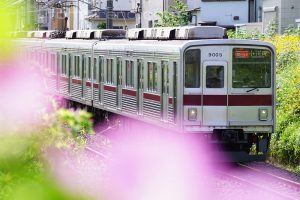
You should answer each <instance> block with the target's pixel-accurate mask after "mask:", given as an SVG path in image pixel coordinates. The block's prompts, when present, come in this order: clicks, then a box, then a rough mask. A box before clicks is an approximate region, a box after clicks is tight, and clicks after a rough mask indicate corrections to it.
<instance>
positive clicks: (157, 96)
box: [144, 93, 160, 102]
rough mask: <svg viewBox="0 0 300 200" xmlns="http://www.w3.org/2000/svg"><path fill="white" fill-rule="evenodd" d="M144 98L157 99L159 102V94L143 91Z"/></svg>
mask: <svg viewBox="0 0 300 200" xmlns="http://www.w3.org/2000/svg"><path fill="white" fill-rule="evenodd" d="M144 98H145V99H149V100H153V101H159V102H160V96H159V95H155V94H149V93H144Z"/></svg>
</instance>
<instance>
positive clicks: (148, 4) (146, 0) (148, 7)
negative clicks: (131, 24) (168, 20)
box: [132, 0, 187, 27]
mask: <svg viewBox="0 0 300 200" xmlns="http://www.w3.org/2000/svg"><path fill="white" fill-rule="evenodd" d="M182 2H184V3H187V1H186V0H182ZM173 3H174V0H132V12H135V13H136V15H137V17H136V27H153V26H154V24H155V23H156V22H157V20H158V19H159V17H158V15H157V13H159V12H163V11H165V10H168V9H169V8H170V5H172V4H173Z"/></svg>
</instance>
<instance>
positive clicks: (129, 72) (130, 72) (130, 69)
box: [125, 60, 134, 88]
mask: <svg viewBox="0 0 300 200" xmlns="http://www.w3.org/2000/svg"><path fill="white" fill-rule="evenodd" d="M125 67H126V80H125V85H126V87H131V88H133V87H134V62H133V61H130V60H126V61H125Z"/></svg>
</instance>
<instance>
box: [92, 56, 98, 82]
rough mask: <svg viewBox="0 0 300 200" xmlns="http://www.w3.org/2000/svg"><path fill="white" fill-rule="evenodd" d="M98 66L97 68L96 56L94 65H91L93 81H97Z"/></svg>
mask: <svg viewBox="0 0 300 200" xmlns="http://www.w3.org/2000/svg"><path fill="white" fill-rule="evenodd" d="M97 71H98V68H97V58H94V66H93V79H94V81H98V73H97Z"/></svg>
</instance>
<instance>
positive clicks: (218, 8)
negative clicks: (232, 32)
mask: <svg viewBox="0 0 300 200" xmlns="http://www.w3.org/2000/svg"><path fill="white" fill-rule="evenodd" d="M200 9H201V11H200V20H201V21H217V25H234V24H241V23H247V22H248V0H246V1H229V2H201V4H200ZM234 16H238V17H239V20H234V19H233V18H234Z"/></svg>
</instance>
